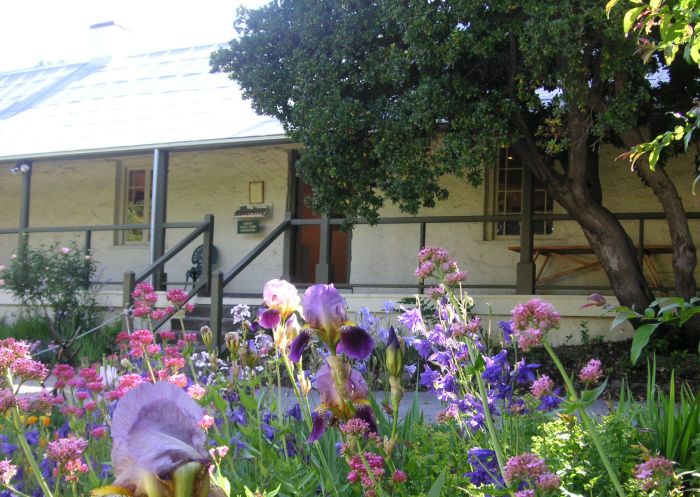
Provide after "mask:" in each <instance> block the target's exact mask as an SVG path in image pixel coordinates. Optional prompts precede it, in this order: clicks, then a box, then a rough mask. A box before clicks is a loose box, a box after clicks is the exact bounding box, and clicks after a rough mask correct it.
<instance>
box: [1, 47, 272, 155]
mask: <svg viewBox="0 0 700 497" xmlns="http://www.w3.org/2000/svg"><path fill="white" fill-rule="evenodd" d="M215 48H216V45H206V46H199V47H192V48H182V49H176V50H168V51H160V52H152V53H146V54H142V55H135V56H129V57H124V58H120V59H115V60H102V61H91V62H88V63H85V64H70V65H64V66H51V67H38V68H35V69H30V70H25V71H17V72H7V73H0V160H2V159H7V158H16V157H20V156H24V157H26V158H31V157H36V156H51V155H66V154H69V153H71V152H81V151H87V150H90V151H99V150H101V149H105V150H106V149H110V150H114V149H122V148H124V149H126V148H128V149H134V148H139V147H143V148H148V147H149V146H154V145H159V144H173V143H182V142H188V143H192V142H199V141H211V142H226V141H228V140H230V141H231V142H232V143H233V142H237V141H254V139H255V138H259V139H260V141H265V140H266V139H277V140H278V139H280V138H281V137H282V136H283V134H284V130H283V129H282V126H281V124H280V123H279V122H278V121H277V120H276V119H272V118H269V117H266V116H259V115H257V114H255V112H254V111H253V110H252V109H251V107H250V104H249V102H247V101H244V100H243V99H242V97H241V91H240V89H239V88H238V86H237V85H236V84H235V83H234V82H232V81H231V80H230V79H228V77H227V76H226V75H225V74H211V73H210V72H209V70H210V69H209V55H210V54H211V52H212V51H213V50H214V49H215Z"/></svg>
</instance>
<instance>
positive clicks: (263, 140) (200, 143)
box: [0, 134, 293, 162]
mask: <svg viewBox="0 0 700 497" xmlns="http://www.w3.org/2000/svg"><path fill="white" fill-rule="evenodd" d="M292 143H293V142H292V141H291V140H290V139H289V138H288V137H287V136H286V135H284V134H279V135H267V136H247V137H238V138H216V139H211V140H193V141H181V142H165V143H151V144H142V145H127V146H119V147H104V148H94V149H84V150H64V151H55V152H40V153H34V154H23V155H4V156H3V155H0V162H12V161H18V160H46V159H86V158H93V157H100V156H105V155H107V156H114V155H137V154H143V153H144V152H150V151H152V150H154V149H164V150H170V151H179V152H189V151H195V150H207V149H216V148H226V147H252V146H260V145H280V144H292Z"/></svg>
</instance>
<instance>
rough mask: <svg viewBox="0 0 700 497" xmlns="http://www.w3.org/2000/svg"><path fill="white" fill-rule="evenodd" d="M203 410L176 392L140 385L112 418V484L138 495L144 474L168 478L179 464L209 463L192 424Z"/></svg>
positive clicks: (200, 435) (203, 441) (162, 386)
mask: <svg viewBox="0 0 700 497" xmlns="http://www.w3.org/2000/svg"><path fill="white" fill-rule="evenodd" d="M203 416H204V411H203V410H202V408H201V407H200V406H199V405H198V404H197V403H196V402H195V401H194V400H192V398H190V396H189V395H187V393H186V392H185V391H184V390H182V389H181V388H178V387H176V386H175V385H173V384H171V383H167V382H162V383H155V384H151V383H143V384H141V385H139V386H138V387H136V388H134V389H132V390H130V391H129V392H127V393H126V395H124V397H122V398H121V399H120V400H119V403H118V404H117V408H116V409H115V411H114V416H113V418H112V464H113V465H114V475H115V485H117V486H121V487H125V488H129V489H131V490H134V491H135V493H136V494H138V493H144V492H145V488H144V476H145V475H148V474H150V475H154V476H159V475H168V474H170V473H172V471H174V470H175V469H177V468H178V467H180V466H181V465H183V464H185V463H188V462H191V461H197V462H201V463H203V464H208V463H209V462H210V461H211V457H210V455H209V452H208V451H207V450H206V447H205V444H206V435H205V433H204V432H203V431H202V430H201V429H200V428H199V426H198V422H199V421H200V420H201V419H202V418H203Z"/></svg>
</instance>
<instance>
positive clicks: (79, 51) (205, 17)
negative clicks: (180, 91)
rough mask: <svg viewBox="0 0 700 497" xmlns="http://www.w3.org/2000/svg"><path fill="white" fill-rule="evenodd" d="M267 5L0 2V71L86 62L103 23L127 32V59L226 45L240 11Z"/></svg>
mask: <svg viewBox="0 0 700 497" xmlns="http://www.w3.org/2000/svg"><path fill="white" fill-rule="evenodd" d="M268 1H269V0H110V1H104V0H21V1H12V0H0V47H2V49H1V51H0V71H8V70H14V69H24V68H29V67H34V66H36V65H39V64H50V63H58V62H76V61H86V60H88V59H89V58H90V57H91V56H92V55H94V53H95V46H96V42H95V40H94V33H91V30H90V29H89V27H90V25H92V24H96V23H102V22H107V21H114V22H115V23H117V24H119V25H120V26H122V27H123V28H124V29H125V31H123V32H122V35H123V36H122V35H120V39H123V40H124V41H123V42H121V43H120V50H121V51H122V53H125V54H128V53H143V52H147V51H150V50H155V49H163V48H178V47H188V46H194V45H199V44H207V43H220V42H225V41H228V40H230V39H231V38H233V37H234V36H235V31H234V29H233V20H234V18H235V15H236V9H237V8H238V7H239V6H240V5H245V6H247V7H253V8H254V7H259V6H261V5H264V4H265V3H268Z"/></svg>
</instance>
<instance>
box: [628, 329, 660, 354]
mask: <svg viewBox="0 0 700 497" xmlns="http://www.w3.org/2000/svg"><path fill="white" fill-rule="evenodd" d="M659 324H661V323H649V324H645V325H643V326H640V327H639V328H637V330H636V331H635V332H634V337H633V338H632V350H631V352H630V359H631V361H632V364H637V361H638V360H639V356H640V355H641V354H642V350H644V347H646V346H647V343H649V337H650V336H651V334H652V333H654V331H655V330H656V328H658V327H659Z"/></svg>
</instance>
